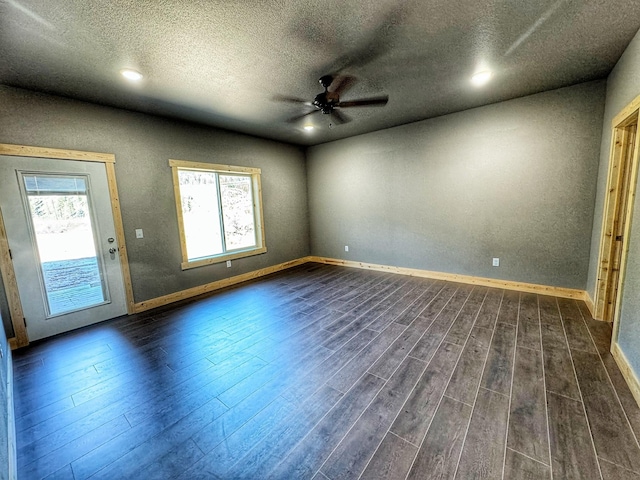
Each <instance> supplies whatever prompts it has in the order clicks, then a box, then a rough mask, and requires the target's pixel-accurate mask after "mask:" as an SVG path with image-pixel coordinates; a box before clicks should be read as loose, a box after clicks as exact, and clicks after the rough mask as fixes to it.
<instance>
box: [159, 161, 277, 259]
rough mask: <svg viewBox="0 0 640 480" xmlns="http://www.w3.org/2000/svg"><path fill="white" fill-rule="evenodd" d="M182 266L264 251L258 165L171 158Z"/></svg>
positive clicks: (265, 249) (240, 256)
mask: <svg viewBox="0 0 640 480" xmlns="http://www.w3.org/2000/svg"><path fill="white" fill-rule="evenodd" d="M169 165H170V166H171V170H172V171H173V186H174V192H175V195H176V209H177V213H178V225H179V229H180V244H181V246H182V269H183V270H185V269H187V268H194V267H199V266H202V265H209V264H212V263H218V262H224V261H226V260H233V259H235V258H242V257H247V256H250V255H257V254H259V253H264V252H266V251H267V248H266V246H265V243H264V229H263V228H262V205H261V188H260V169H259V168H247V167H232V166H230V165H212V164H208V163H195V162H185V161H182V160H169Z"/></svg>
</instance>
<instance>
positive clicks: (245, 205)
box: [220, 175, 256, 250]
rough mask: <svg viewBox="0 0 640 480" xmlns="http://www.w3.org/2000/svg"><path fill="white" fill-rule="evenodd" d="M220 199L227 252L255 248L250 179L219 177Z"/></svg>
mask: <svg viewBox="0 0 640 480" xmlns="http://www.w3.org/2000/svg"><path fill="white" fill-rule="evenodd" d="M220 198H221V201H222V218H223V221H224V239H225V242H226V244H227V250H237V249H240V248H249V247H255V246H256V231H255V219H254V215H253V197H252V195H251V177H249V176H240V175H220Z"/></svg>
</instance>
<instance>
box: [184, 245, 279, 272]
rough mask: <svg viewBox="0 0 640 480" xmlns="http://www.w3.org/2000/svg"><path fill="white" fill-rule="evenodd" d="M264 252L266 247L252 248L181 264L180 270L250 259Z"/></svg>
mask: <svg viewBox="0 0 640 480" xmlns="http://www.w3.org/2000/svg"><path fill="white" fill-rule="evenodd" d="M266 252H267V247H259V248H252V249H251V250H243V251H240V252H235V253H229V254H224V255H217V256H215V257H209V258H204V259H202V260H194V261H191V262H182V264H181V265H180V267H181V268H182V270H189V269H190V268H198V267H204V266H205V265H213V264H214V263H222V262H226V261H227V260H237V259H238V258H245V257H252V256H254V255H260V254H262V253H266Z"/></svg>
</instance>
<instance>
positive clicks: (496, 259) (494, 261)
mask: <svg viewBox="0 0 640 480" xmlns="http://www.w3.org/2000/svg"><path fill="white" fill-rule="evenodd" d="M493 266H494V267H499V266H500V259H499V258H494V259H493Z"/></svg>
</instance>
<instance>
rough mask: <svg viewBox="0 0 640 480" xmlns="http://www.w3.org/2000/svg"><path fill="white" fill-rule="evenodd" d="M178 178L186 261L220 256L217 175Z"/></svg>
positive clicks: (183, 173)
mask: <svg viewBox="0 0 640 480" xmlns="http://www.w3.org/2000/svg"><path fill="white" fill-rule="evenodd" d="M178 178H179V181H180V200H181V202H182V219H183V221H184V234H185V238H186V244H187V257H188V259H189V260H195V259H198V258H203V257H210V256H212V255H218V254H220V253H222V234H221V232H220V216H219V214H218V192H217V187H216V174H215V173H214V172H202V171H196V170H178Z"/></svg>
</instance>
